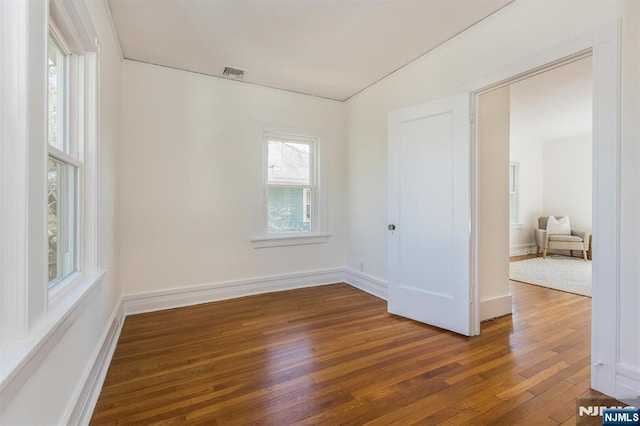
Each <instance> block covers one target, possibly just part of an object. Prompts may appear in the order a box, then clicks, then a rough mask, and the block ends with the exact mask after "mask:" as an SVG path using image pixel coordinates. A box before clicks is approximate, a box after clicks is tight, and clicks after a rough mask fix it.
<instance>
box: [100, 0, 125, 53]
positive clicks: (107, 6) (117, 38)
mask: <svg viewBox="0 0 640 426" xmlns="http://www.w3.org/2000/svg"><path fill="white" fill-rule="evenodd" d="M102 5H103V6H104V8H105V10H106V12H107V17H108V18H109V25H110V26H111V34H113V38H114V41H115V45H116V48H117V49H118V53H119V54H120V60H121V61H124V53H122V44H121V43H120V36H119V35H118V30H117V29H116V24H115V22H114V21H113V13H111V5H110V4H109V0H102Z"/></svg>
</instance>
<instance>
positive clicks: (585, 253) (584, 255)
mask: <svg viewBox="0 0 640 426" xmlns="http://www.w3.org/2000/svg"><path fill="white" fill-rule="evenodd" d="M582 257H583V259H584V260H585V261H586V260H587V251H586V250H582Z"/></svg>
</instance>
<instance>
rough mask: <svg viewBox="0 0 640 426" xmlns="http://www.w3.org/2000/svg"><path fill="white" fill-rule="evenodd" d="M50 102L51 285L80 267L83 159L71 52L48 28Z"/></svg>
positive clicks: (48, 173)
mask: <svg viewBox="0 0 640 426" xmlns="http://www.w3.org/2000/svg"><path fill="white" fill-rule="evenodd" d="M47 50H48V63H47V82H48V93H47V94H48V102H47V139H48V140H47V150H48V161H47V247H48V254H47V263H48V279H49V288H52V287H53V286H55V285H56V284H58V283H60V282H61V281H62V280H64V279H65V278H66V277H68V276H69V275H71V274H72V273H73V272H76V271H77V269H78V192H79V191H78V176H79V173H80V167H81V165H82V164H81V161H80V159H79V155H78V146H77V145H78V144H77V141H76V140H74V138H72V137H71V135H70V84H69V72H70V71H69V56H70V55H69V54H68V51H67V50H66V49H65V47H64V43H63V42H62V39H61V38H60V36H58V35H57V34H56V33H55V32H54V31H50V32H49V39H48V45H47Z"/></svg>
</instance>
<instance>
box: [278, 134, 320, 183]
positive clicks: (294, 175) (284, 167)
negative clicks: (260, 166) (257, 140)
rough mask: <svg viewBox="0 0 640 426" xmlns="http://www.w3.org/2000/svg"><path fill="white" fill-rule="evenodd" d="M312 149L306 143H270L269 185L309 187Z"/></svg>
mask: <svg viewBox="0 0 640 426" xmlns="http://www.w3.org/2000/svg"><path fill="white" fill-rule="evenodd" d="M310 149H311V146H310V145H309V144H304V143H293V142H284V141H276V140H270V141H268V152H269V153H268V159H267V163H268V164H267V180H268V181H269V183H280V184H300V185H309V181H310V173H309V172H310V162H309V160H310Z"/></svg>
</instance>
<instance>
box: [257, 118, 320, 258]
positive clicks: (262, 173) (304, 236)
mask: <svg viewBox="0 0 640 426" xmlns="http://www.w3.org/2000/svg"><path fill="white" fill-rule="evenodd" d="M269 135H276V136H281V137H283V138H284V139H291V140H292V142H293V141H296V140H299V141H310V142H311V143H313V144H314V149H312V152H313V154H312V155H311V159H310V161H312V162H313V163H312V165H311V168H312V173H313V174H314V178H315V179H313V180H314V182H312V183H313V184H312V185H311V187H312V188H313V189H314V191H312V192H313V193H314V196H313V198H314V201H315V203H313V202H312V212H311V214H312V230H311V232H299V233H298V232H291V233H281V234H274V233H268V232H267V209H266V207H267V194H266V188H267V166H266V164H267V161H266V159H267V155H268V152H267V143H266V138H267V137H268V136H269ZM254 139H255V143H256V150H255V152H256V155H255V162H254V164H255V176H256V183H255V193H254V212H253V236H252V238H251V242H252V244H253V247H254V248H264V247H279V246H291V245H302V244H319V243H326V242H327V241H328V240H329V237H330V236H331V235H330V234H329V233H328V227H327V212H328V208H327V191H326V188H327V185H326V173H324V170H325V168H324V159H325V158H326V140H325V139H326V137H325V134H324V132H323V131H319V130H313V129H300V128H295V127H288V126H281V125H276V124H270V123H255V125H254ZM314 204H315V205H314Z"/></svg>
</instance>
